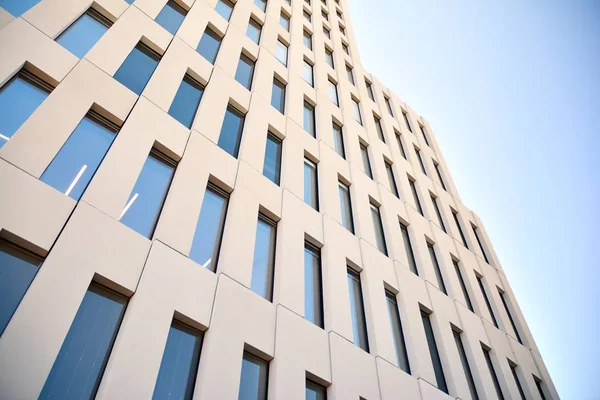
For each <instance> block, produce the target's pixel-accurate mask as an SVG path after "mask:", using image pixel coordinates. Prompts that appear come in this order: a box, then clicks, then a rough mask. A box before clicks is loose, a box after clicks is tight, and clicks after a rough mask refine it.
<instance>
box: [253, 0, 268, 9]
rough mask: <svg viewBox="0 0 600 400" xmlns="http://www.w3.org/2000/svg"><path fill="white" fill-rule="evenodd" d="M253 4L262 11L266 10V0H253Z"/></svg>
mask: <svg viewBox="0 0 600 400" xmlns="http://www.w3.org/2000/svg"><path fill="white" fill-rule="evenodd" d="M254 4H256V7H258V8H259V9H260V10H261V11H262V12H265V11H267V0H254Z"/></svg>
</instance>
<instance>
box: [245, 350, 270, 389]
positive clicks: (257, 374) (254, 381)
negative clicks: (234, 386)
mask: <svg viewBox="0 0 600 400" xmlns="http://www.w3.org/2000/svg"><path fill="white" fill-rule="evenodd" d="M268 381H269V364H268V363H267V362H266V361H264V360H261V359H260V358H258V357H256V356H253V355H252V354H250V353H247V352H244V359H243V360H242V376H241V378H240V394H239V396H238V400H267V389H268Z"/></svg>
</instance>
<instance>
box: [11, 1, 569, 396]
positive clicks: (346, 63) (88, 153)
mask: <svg viewBox="0 0 600 400" xmlns="http://www.w3.org/2000/svg"><path fill="white" fill-rule="evenodd" d="M0 55H1V56H0V85H1V89H0V236H1V238H2V239H1V242H0V277H1V278H0V334H1V337H0V398H2V399H10V400H12V399H36V398H40V399H72V398H73V399H74V398H77V399H84V398H94V397H95V398H97V399H111V400H112V399H150V398H155V399H182V398H185V399H189V398H195V399H224V400H227V399H244V400H245V399H252V400H255V399H266V398H269V399H305V398H306V399H325V398H328V399H338V400H346V399H366V400H375V399H385V400H387V399H428V400H430V399H432V400H433V399H440V400H442V399H450V398H460V399H497V398H500V399H527V400H529V399H558V395H557V392H556V390H555V388H554V386H553V383H552V380H551V378H550V376H549V374H548V371H547V370H546V367H545V366H544V363H543V361H542V358H541V356H540V353H539V350H538V348H537V347H536V344H535V341H534V339H533V337H532V335H531V333H530V331H529V329H528V327H527V324H526V322H525V320H524V318H523V315H522V313H521V311H520V309H519V306H518V304H517V302H516V301H515V297H514V295H513V293H512V291H511V289H510V285H509V283H508V281H507V279H506V276H505V275H504V272H503V270H502V267H501V265H500V262H499V261H498V258H497V257H496V254H495V252H494V249H493V247H492V245H491V243H490V241H489V239H488V237H487V235H486V232H485V228H484V226H483V223H482V222H481V220H480V219H479V218H478V217H477V216H476V215H475V214H474V213H473V212H471V211H470V210H469V209H467V208H466V207H465V206H464V205H463V203H462V202H461V200H460V197H459V195H458V192H457V190H456V188H455V185H454V183H453V181H452V177H451V175H450V172H449V171H448V169H447V167H446V164H445V162H444V159H443V157H442V153H441V151H440V149H439V147H438V145H437V142H436V140H435V136H434V135H433V130H432V128H431V127H430V126H429V124H428V123H427V121H426V120H425V119H424V118H423V117H421V116H419V115H418V114H417V113H416V112H415V111H414V110H412V109H411V108H410V107H409V106H408V105H406V104H405V103H404V102H402V100H400V98H398V97H397V96H396V95H395V94H394V93H392V92H391V91H390V90H389V89H387V88H386V87H385V86H384V85H382V84H381V83H380V82H379V81H378V80H377V79H376V78H375V77H373V76H372V75H371V74H369V73H368V72H367V71H365V69H364V68H363V67H362V65H361V61H360V57H359V54H358V49H357V47H356V42H355V40H354V33H353V31H352V26H351V24H350V18H349V10H348V8H347V5H346V1H345V0H291V1H290V0H287V1H286V0H237V1H230V0H195V1H194V0H169V1H166V0H136V1H135V2H134V1H133V0H128V1H125V0H95V1H93V2H92V1H90V0H0Z"/></svg>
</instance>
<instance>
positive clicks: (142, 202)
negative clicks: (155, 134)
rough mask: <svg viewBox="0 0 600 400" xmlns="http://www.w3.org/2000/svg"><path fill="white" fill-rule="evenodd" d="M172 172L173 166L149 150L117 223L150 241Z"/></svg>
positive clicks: (170, 162) (160, 155)
mask: <svg viewBox="0 0 600 400" xmlns="http://www.w3.org/2000/svg"><path fill="white" fill-rule="evenodd" d="M174 172H175V166H174V163H173V162H172V161H170V160H168V159H167V158H166V157H165V156H163V155H162V154H159V153H158V152H155V151H154V150H152V152H150V155H149V156H148V158H147V159H146V162H145V163H144V167H143V168H142V172H141V173H140V176H139V177H138V179H137V182H135V186H134V187H133V190H132V191H131V194H130V195H129V200H128V201H127V204H126V205H125V208H124V209H123V211H122V212H121V218H120V221H121V222H122V223H123V224H125V225H127V226H128V227H130V228H131V229H133V230H134V231H136V232H138V233H140V234H142V235H144V236H146V237H147V238H151V237H152V234H153V233H154V228H155V227H156V223H157V222H158V217H159V216H160V212H161V210H162V206H163V203H164V201H165V198H166V197H167V192H168V190H169V186H170V184H171V179H172V178H173V174H174Z"/></svg>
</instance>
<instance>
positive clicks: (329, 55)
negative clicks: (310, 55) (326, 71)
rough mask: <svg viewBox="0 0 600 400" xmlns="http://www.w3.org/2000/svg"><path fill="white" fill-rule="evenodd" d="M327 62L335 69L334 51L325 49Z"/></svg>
mask: <svg viewBox="0 0 600 400" xmlns="http://www.w3.org/2000/svg"><path fill="white" fill-rule="evenodd" d="M325 61H326V62H327V64H329V66H330V67H331V68H335V65H334V63H333V51H331V50H329V49H325Z"/></svg>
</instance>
